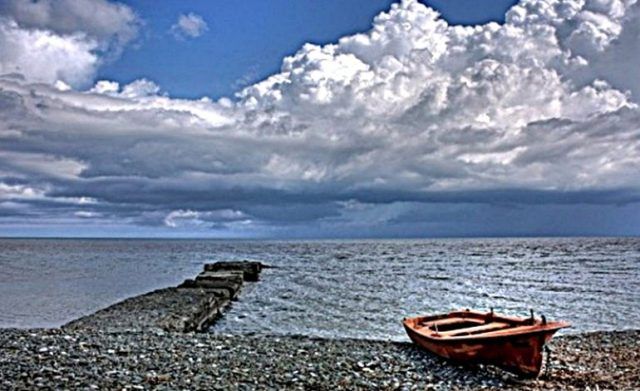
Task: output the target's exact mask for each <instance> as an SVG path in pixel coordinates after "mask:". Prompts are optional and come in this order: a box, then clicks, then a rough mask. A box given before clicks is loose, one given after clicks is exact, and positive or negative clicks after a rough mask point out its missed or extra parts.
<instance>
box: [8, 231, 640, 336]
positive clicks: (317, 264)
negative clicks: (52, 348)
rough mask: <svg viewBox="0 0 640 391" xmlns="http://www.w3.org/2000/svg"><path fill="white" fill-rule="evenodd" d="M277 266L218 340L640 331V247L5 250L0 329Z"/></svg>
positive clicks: (16, 244)
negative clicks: (447, 317) (531, 328)
mask: <svg viewBox="0 0 640 391" xmlns="http://www.w3.org/2000/svg"><path fill="white" fill-rule="evenodd" d="M245 258H250V259H255V260H260V261H263V262H265V263H268V264H271V265H273V266H276V267H275V268H272V269H267V270H265V271H264V272H263V274H262V277H261V280H260V281H259V282H257V283H252V284H247V286H245V288H243V291H242V293H241V294H240V297H239V300H237V301H234V302H233V305H232V307H231V308H230V310H229V311H228V312H227V313H226V315H225V316H224V317H223V318H222V319H221V320H220V321H219V322H218V323H217V324H216V325H215V326H214V327H213V328H212V330H211V331H212V332H214V333H224V334H275V335H286V334H304V335H310V336H319V337H329V338H345V337H349V338H368V339H393V340H404V339H405V338H406V337H405V336H404V331H403V330H402V327H401V325H400V320H401V319H402V318H403V317H405V316H409V315H416V314H421V313H430V312H439V311H448V310H452V309H458V308H475V309H480V310H488V309H489V308H490V307H493V308H494V309H495V310H496V311H499V312H505V313H508V314H516V315H523V316H525V315H528V313H529V309H530V308H533V309H535V310H536V311H537V313H538V314H541V313H542V314H544V315H546V316H547V318H548V319H564V320H568V321H570V322H571V323H572V324H573V328H572V329H570V330H569V331H567V332H582V331H591V330H613V329H629V328H638V327H640V308H639V307H640V304H639V303H640V239H635V238H619V239H617V238H543V239H538V238H536V239H438V240H435V239H434V240H369V241H363V240H359V241H216V240H88V239H87V240H75V239H3V240H0V270H1V273H0V327H23V328H24V327H51V326H60V325H62V324H64V323H65V322H67V321H70V320H72V319H75V318H77V317H79V316H82V315H86V314H89V313H91V312H93V311H96V310H98V309H100V308H103V307H105V306H108V305H110V304H113V303H115V302H117V301H120V300H122V299H125V298H127V297H130V296H133V295H137V294H140V293H144V292H148V291H150V290H153V289H156V288H161V287H167V286H173V285H176V284H178V283H180V282H181V281H182V280H184V279H185V278H190V277H193V276H194V275H195V274H196V273H198V272H199V271H200V270H201V268H202V264H203V263H206V262H213V261H218V260H229V259H245Z"/></svg>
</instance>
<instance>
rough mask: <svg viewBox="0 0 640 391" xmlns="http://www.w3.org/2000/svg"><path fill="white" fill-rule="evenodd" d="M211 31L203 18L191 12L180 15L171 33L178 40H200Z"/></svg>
mask: <svg viewBox="0 0 640 391" xmlns="http://www.w3.org/2000/svg"><path fill="white" fill-rule="evenodd" d="M207 30H209V26H207V22H205V21H204V19H202V16H200V15H197V14H194V13H193V12H189V13H188V14H186V15H184V14H183V15H180V16H179V17H178V21H177V22H176V23H175V24H174V25H173V26H171V33H172V34H173V36H174V37H175V38H176V39H184V38H198V37H199V36H201V35H202V34H204V33H205V32H207Z"/></svg>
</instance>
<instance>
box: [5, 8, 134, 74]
mask: <svg viewBox="0 0 640 391" xmlns="http://www.w3.org/2000/svg"><path fill="white" fill-rule="evenodd" d="M139 24H140V21H139V19H138V18H137V16H136V15H135V13H134V12H133V11H132V10H131V8H129V7H128V6H126V5H123V4H119V3H111V2H109V1H106V0H59V1H53V0H40V1H21V0H7V1H3V2H1V3H0V74H1V73H20V74H22V75H23V76H24V77H26V78H27V79H29V80H31V81H36V82H46V83H54V82H56V81H62V82H64V83H66V84H70V85H73V86H83V85H86V84H87V83H90V82H91V81H92V79H93V77H94V75H95V72H96V70H97V68H98V67H99V66H100V65H101V64H102V63H103V62H104V61H105V60H109V59H111V58H115V57H117V56H118V55H119V54H120V52H121V51H122V49H123V48H124V46H125V45H126V44H127V43H129V42H130V41H131V40H133V39H134V38H135V36H136V34H137V30H138V27H139Z"/></svg>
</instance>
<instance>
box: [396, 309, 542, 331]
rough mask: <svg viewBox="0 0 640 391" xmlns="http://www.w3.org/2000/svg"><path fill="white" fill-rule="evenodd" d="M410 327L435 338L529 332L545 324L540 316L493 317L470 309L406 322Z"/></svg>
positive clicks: (493, 315) (490, 314)
mask: <svg viewBox="0 0 640 391" xmlns="http://www.w3.org/2000/svg"><path fill="white" fill-rule="evenodd" d="M407 321H408V322H409V325H410V327H412V328H413V329H414V330H416V331H418V332H420V333H421V334H423V335H428V336H430V337H435V338H454V337H469V336H477V337H481V336H491V335H497V334H504V333H505V332H515V331H524V330H525V329H528V330H531V329H532V328H535V326H536V325H546V320H545V319H544V317H543V318H542V319H536V318H534V317H533V313H532V315H531V317H530V318H516V317H508V316H502V315H496V314H494V313H493V310H492V311H490V312H476V311H470V310H464V311H457V312H451V313H449V314H445V315H436V316H425V317H418V318H411V319H408V320H407Z"/></svg>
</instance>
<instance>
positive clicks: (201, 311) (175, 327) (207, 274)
mask: <svg viewBox="0 0 640 391" xmlns="http://www.w3.org/2000/svg"><path fill="white" fill-rule="evenodd" d="M264 267H266V266H265V265H263V264H262V263H260V262H249V261H242V262H216V263H211V264H206V265H204V270H203V271H202V273H200V274H199V275H197V276H196V277H195V278H194V279H187V280H185V281H184V282H183V283H182V284H180V285H178V286H177V287H171V288H164V289H158V290H156V291H153V292H150V293H147V294H144V295H140V296H136V297H132V298H129V299H126V300H124V301H121V302H119V303H116V304H114V305H112V306H109V307H107V308H105V309H102V310H100V311H97V312H96V313H94V314H91V315H89V316H85V317H82V318H80V319H77V320H74V321H72V322H70V323H68V324H66V325H64V326H63V329H66V330H70V331H71V330H77V331H81V330H85V331H91V330H93V331H97V330H100V331H103V332H112V333H113V332H131V331H134V332H138V331H158V330H162V331H167V332H203V331H206V330H207V329H208V328H209V327H210V326H211V325H212V324H213V323H214V322H215V321H216V319H218V318H219V317H220V315H221V314H222V311H223V310H224V309H225V308H226V307H227V306H228V305H229V304H230V303H231V301H232V300H234V299H235V298H236V296H237V295H238V292H239V291H240V289H241V288H242V286H243V284H244V282H245V281H258V279H259V276H260V272H261V271H262V269H263V268H264Z"/></svg>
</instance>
